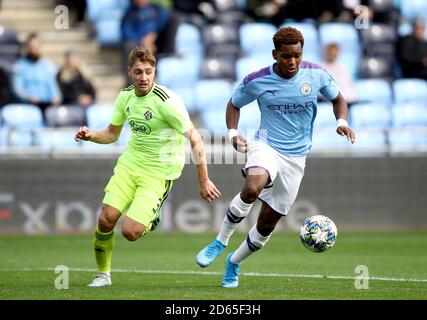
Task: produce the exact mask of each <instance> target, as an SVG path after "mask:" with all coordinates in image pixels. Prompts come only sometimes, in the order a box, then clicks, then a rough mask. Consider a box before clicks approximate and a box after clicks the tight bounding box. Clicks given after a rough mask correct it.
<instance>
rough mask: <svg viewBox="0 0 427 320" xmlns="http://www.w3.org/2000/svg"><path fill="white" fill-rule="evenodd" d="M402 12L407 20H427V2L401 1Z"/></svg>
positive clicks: (416, 0) (420, 0)
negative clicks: (419, 18)
mask: <svg viewBox="0 0 427 320" xmlns="http://www.w3.org/2000/svg"><path fill="white" fill-rule="evenodd" d="M400 12H401V14H402V17H403V18H405V19H406V20H412V19H413V18H415V17H419V16H421V17H424V19H426V20H427V1H425V0H400Z"/></svg>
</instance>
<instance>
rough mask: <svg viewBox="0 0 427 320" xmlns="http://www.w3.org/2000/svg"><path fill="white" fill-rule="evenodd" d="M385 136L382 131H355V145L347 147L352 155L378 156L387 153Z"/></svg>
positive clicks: (384, 131)
mask: <svg viewBox="0 0 427 320" xmlns="http://www.w3.org/2000/svg"><path fill="white" fill-rule="evenodd" d="M387 147H388V145H387V135H386V130H383V129H375V128H374V129H372V128H370V129H362V128H359V129H357V131H356V143H354V144H352V145H351V146H350V147H349V150H350V151H351V152H352V153H357V154H359V155H362V154H365V155H369V156H372V155H374V154H377V155H379V156H381V155H383V154H384V153H386V152H387Z"/></svg>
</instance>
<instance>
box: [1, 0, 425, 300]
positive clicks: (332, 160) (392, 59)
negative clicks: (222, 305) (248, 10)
mask: <svg viewBox="0 0 427 320" xmlns="http://www.w3.org/2000/svg"><path fill="white" fill-rule="evenodd" d="M152 2H155V1H152ZM165 2H167V1H165ZM58 5H61V3H60V2H59V1H54V0H43V1H42V0H17V1H13V0H2V1H1V11H0V17H1V20H0V25H1V26H2V28H3V29H2V30H3V31H4V30H6V29H9V30H10V29H13V30H15V31H16V34H17V38H18V40H19V42H20V44H16V43H15V44H13V43H12V44H11V43H9V44H8V43H7V42H0V48H1V50H0V57H1V59H3V60H1V61H2V65H3V66H6V67H9V68H6V69H8V70H9V71H10V72H13V68H12V66H13V62H14V61H16V59H17V58H18V57H19V56H18V55H17V53H18V52H21V50H22V48H21V46H22V45H21V44H22V42H23V40H24V39H25V37H26V36H27V35H28V34H29V33H30V32H34V31H36V32H38V33H39V34H40V36H41V38H42V40H43V47H42V55H43V57H44V58H47V59H50V60H52V61H53V62H54V63H55V64H56V65H57V66H59V65H60V64H62V62H63V56H64V53H65V52H66V51H67V50H70V49H77V50H78V51H79V52H80V53H81V56H82V59H83V60H84V61H85V63H86V64H87V65H88V66H89V67H90V68H91V69H92V71H93V83H94V85H95V88H96V91H97V99H96V103H95V104H93V105H92V106H90V107H88V108H87V109H85V110H84V111H83V116H84V118H85V121H87V123H88V125H89V126H90V127H92V128H94V129H100V128H103V127H104V126H105V125H107V123H108V121H109V119H110V116H111V110H112V104H113V102H114V99H115V97H116V95H117V93H118V92H119V90H120V89H121V88H123V87H124V86H125V85H126V82H127V80H126V79H125V77H124V73H123V70H122V65H121V63H122V51H121V47H120V46H121V42H120V32H119V26H120V19H121V17H122V15H123V13H124V10H125V8H126V5H127V1H112V0H111V1H108V0H100V1H91V0H88V1H87V11H86V15H85V19H84V21H83V22H82V23H79V24H78V25H73V24H72V23H71V22H70V26H69V29H61V28H56V27H55V26H58V25H55V23H57V21H58V20H57V19H58V16H59V15H60V14H61V12H62V11H55V8H57V6H58ZM369 5H370V8H371V10H378V12H387V13H388V12H391V11H390V10H393V12H395V15H393V17H394V19H395V20H394V22H393V23H395V24H393V23H390V24H385V23H382V22H378V23H377V22H375V20H373V21H372V20H371V21H369V27H368V28H367V29H364V28H356V27H355V25H356V21H357V15H355V16H354V17H352V21H351V22H338V21H335V20H331V21H329V22H322V23H321V22H319V21H316V20H313V19H302V20H300V21H289V20H286V21H283V24H290V25H294V26H296V27H299V28H300V29H301V30H302V31H303V34H304V36H305V38H306V46H305V56H304V58H305V59H306V60H311V61H314V62H318V63H320V62H321V59H322V50H321V48H323V47H324V45H325V44H326V43H328V42H331V41H333V42H337V43H339V44H340V45H341V50H342V51H341V55H340V59H341V62H342V64H343V65H344V66H346V67H348V70H349V72H350V73H351V74H352V76H353V79H354V81H355V89H356V93H357V103H355V104H353V105H352V106H351V108H350V117H349V121H350V125H352V126H353V127H354V129H355V130H356V134H357V137H358V140H357V143H356V144H355V145H350V144H349V143H347V142H346V141H344V139H340V137H338V136H337V135H336V134H335V129H334V127H335V123H336V122H335V119H334V117H333V113H332V108H331V105H330V104H328V103H326V102H321V103H320V104H319V111H318V119H317V120H316V126H315V131H314V136H313V150H312V152H311V153H310V156H309V158H308V163H307V171H306V175H305V177H304V180H303V183H302V186H301V190H300V194H299V196H298V198H297V202H296V204H295V206H294V208H293V210H292V213H291V214H290V215H289V217H287V218H286V219H284V221H283V222H281V224H280V226H279V229H278V230H277V232H282V231H285V233H286V231H287V230H288V231H292V232H295V231H296V230H298V226H299V224H300V222H301V221H302V220H303V219H304V218H305V217H306V216H308V215H312V214H317V213H323V214H325V215H327V216H330V217H331V218H332V219H333V220H334V221H335V222H336V224H337V226H338V229H339V230H344V231H351V230H353V231H354V230H358V231H366V230H370V231H372V230H374V231H380V230H382V231H383V230H389V231H390V230H409V231H414V232H419V231H422V232H421V234H422V235H424V236H425V230H426V228H427V211H426V194H427V161H426V160H427V159H426V157H427V104H426V103H427V82H426V81H425V80H423V79H405V78H403V77H402V74H401V70H399V65H398V62H397V60H396V51H395V46H396V43H397V39H398V37H399V36H404V35H407V34H409V33H410V30H411V26H410V22H411V21H412V19H413V18H414V17H415V16H418V15H421V16H424V17H427V4H426V3H425V1H416V0H413V1H411V0H400V1H398V0H397V1H385V0H384V1H375V0H373V1H369ZM212 8H213V10H214V11H212V12H213V13H212V12H211V13H212V15H211V16H209V17H208V18H207V17H205V18H206V20H202V22H200V20H198V19H194V18H192V17H188V16H186V15H185V14H184V13H182V12H181V13H180V17H181V18H182V19H183V20H182V22H181V23H180V25H179V27H178V32H177V37H176V42H175V44H176V55H173V56H167V57H160V59H159V61H158V69H157V82H158V83H159V84H162V85H165V86H167V87H170V88H171V89H173V90H175V91H176V92H178V93H179V94H180V95H181V96H182V98H183V99H184V101H185V103H186V106H187V107H188V109H189V112H190V115H191V117H192V119H193V121H194V122H195V124H196V126H197V127H198V128H202V129H203V132H204V134H205V136H206V137H208V139H206V148H207V151H208V158H209V159H210V161H211V163H214V162H215V159H216V160H218V159H221V161H220V163H223V164H221V165H220V164H211V165H210V166H209V170H210V175H211V178H212V180H213V181H214V182H215V183H216V184H217V185H218V187H219V188H220V190H221V191H222V194H223V196H222V198H221V199H220V200H217V201H216V202H214V203H213V204H211V205H208V204H206V203H204V202H203V201H202V200H201V199H200V197H199V196H198V190H197V179H196V176H195V170H194V168H193V166H194V165H193V164H189V165H186V167H185V169H184V172H183V176H182V177H181V178H180V179H179V180H178V181H177V182H176V184H175V186H174V189H173V191H172V193H171V195H170V197H169V198H168V201H167V202H166V204H165V206H164V208H163V211H162V215H163V222H162V225H161V229H160V230H159V231H156V233H167V234H169V233H174V232H178V231H179V232H183V233H188V234H201V235H203V234H206V235H209V237H206V239H210V238H211V237H212V234H213V232H215V231H216V230H217V227H218V225H219V222H220V220H221V219H222V217H223V214H224V212H225V210H226V207H227V205H228V203H229V201H230V200H231V199H232V197H233V196H234V195H235V193H236V192H238V190H239V189H240V186H241V183H242V177H241V175H240V168H241V166H242V164H243V162H242V158H241V157H240V158H239V155H237V154H236V153H235V152H233V150H232V148H231V146H230V145H229V144H228V142H227V139H225V138H224V137H225V134H224V129H225V128H224V110H225V106H226V101H227V100H228V98H229V96H230V93H231V90H232V88H233V87H234V86H235V85H236V83H237V82H238V81H239V80H240V79H241V78H242V76H243V75H245V74H247V73H249V72H251V71H254V70H256V69H259V68H261V67H263V66H265V65H267V64H269V63H271V62H272V61H273V60H272V58H271V57H270V55H269V53H270V52H271V49H272V43H271V37H272V35H273V34H274V31H275V30H277V26H275V25H273V24H272V23H270V22H269V21H267V20H254V19H251V18H248V17H247V16H244V14H243V12H244V10H245V1H219V0H218V1H212V6H211V9H212ZM215 12H216V13H215ZM70 14H71V16H70V19H71V20H72V17H73V11H70ZM359 22H360V21H359ZM328 28H332V29H328ZM246 29H247V30H246ZM244 30H246V31H244ZM389 32H392V35H391V36H390V34H389ZM3 34H4V33H3ZM426 39H427V34H426ZM0 41H2V36H0ZM14 59H15V60H14ZM12 107H13V108H16V109H10V110H11V111H9V112H10V113H9V116H8V115H7V114H6V112H5V110H6V109H7V108H6V106H5V105H3V106H2V108H1V109H0V110H1V117H0V181H1V183H0V236H2V235H9V234H18V235H19V234H27V235H45V234H46V235H47V234H58V235H61V236H63V237H64V238H65V237H66V236H67V235H69V234H75V233H77V234H87V235H90V234H91V233H92V232H93V230H94V226H95V223H96V217H97V214H98V211H99V210H98V209H99V205H100V201H101V199H102V196H103V187H104V186H105V184H106V182H107V181H108V179H109V177H110V176H111V172H112V168H113V166H114V163H115V159H116V158H117V156H118V155H119V154H120V153H121V152H122V151H123V149H124V148H125V146H126V141H127V138H128V137H129V129H128V128H125V129H124V132H123V134H122V137H121V139H120V140H119V141H118V142H117V143H115V144H114V145H102V146H99V145H95V144H92V143H86V142H83V143H76V142H74V140H73V136H74V133H75V131H76V129H77V127H76V126H71V127H70V123H72V122H73V121H75V120H76V119H75V118H71V117H69V115H70V114H71V112H70V110H71V109H69V106H61V107H57V108H58V112H57V113H56V117H57V118H55V119H50V120H51V121H53V122H52V123H54V124H52V123H51V125H49V124H47V123H46V122H43V119H42V116H41V115H40V114H39V113H37V111H34V108H33V109H31V110H32V111H31V110H30V108H31V107H29V106H18V105H13V106H12ZM33 112H34V113H33ZM30 116H31V118H30ZM258 117H259V115H258V111H257V110H256V106H255V105H253V104H252V105H250V106H247V107H246V108H244V109H243V110H242V122H241V123H242V126H241V129H242V130H243V131H244V132H249V131H250V130H251V129H254V128H256V124H257V121H258V119H259V118H258ZM214 133H215V134H216V135H214ZM187 151H188V145H187ZM188 154H189V153H188V152H187V156H188ZM230 159H232V160H230ZM226 160H227V161H226ZM255 219H256V213H255V214H251V216H250V217H249V219H248V221H247V222H245V223H244V224H242V226H241V227H240V231H246V230H248V228H249V227H250V225H252V223H253V222H254V221H255ZM416 230H418V231H416ZM5 239H7V238H5ZM65 239H66V238H65ZM87 239H90V237H88V238H87ZM161 239H163V238H161ZM144 241H145V240H144ZM403 241H405V238H403ZM88 243H89V242H88ZM200 243H201V244H202V243H204V241H203V242H202V241H201V242H200ZM4 261H5V260H4ZM1 267H2V268H7V267H9V265H7V264H3V265H1ZM423 281H424V280H423ZM213 297H217V296H215V295H214V296H213ZM420 297H421V298H423V297H424V298H425V297H426V295H425V291H423V295H421V296H420Z"/></svg>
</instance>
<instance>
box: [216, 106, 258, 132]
mask: <svg viewBox="0 0 427 320" xmlns="http://www.w3.org/2000/svg"><path fill="white" fill-rule="evenodd" d="M260 122H261V113H260V111H259V106H258V103H257V101H256V100H255V101H252V102H251V103H249V104H248V105H246V106H244V107H242V108H241V109H240V119H239V125H238V129H239V130H242V133H243V134H244V136H245V137H246V138H247V139H249V140H251V139H252V138H253V137H254V135H255V133H256V131H257V130H258V128H259V125H260ZM224 123H225V113H224ZM224 125H225V124H224Z"/></svg>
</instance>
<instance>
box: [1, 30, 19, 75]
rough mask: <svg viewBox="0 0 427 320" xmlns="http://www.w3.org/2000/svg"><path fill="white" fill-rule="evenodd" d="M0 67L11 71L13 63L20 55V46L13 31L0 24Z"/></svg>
mask: <svg viewBox="0 0 427 320" xmlns="http://www.w3.org/2000/svg"><path fill="white" fill-rule="evenodd" d="M0 28H2V30H0V65H1V66H2V67H3V68H4V69H5V70H8V71H12V69H13V65H14V63H15V62H16V61H17V60H18V59H19V56H20V54H21V44H20V42H19V40H18V36H17V33H16V31H15V29H11V28H5V27H4V26H2V25H1V22H0Z"/></svg>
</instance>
